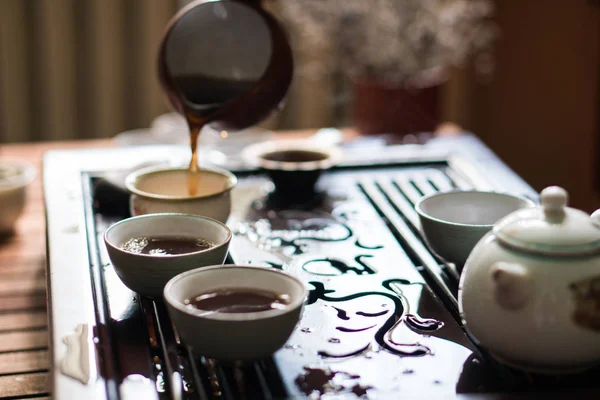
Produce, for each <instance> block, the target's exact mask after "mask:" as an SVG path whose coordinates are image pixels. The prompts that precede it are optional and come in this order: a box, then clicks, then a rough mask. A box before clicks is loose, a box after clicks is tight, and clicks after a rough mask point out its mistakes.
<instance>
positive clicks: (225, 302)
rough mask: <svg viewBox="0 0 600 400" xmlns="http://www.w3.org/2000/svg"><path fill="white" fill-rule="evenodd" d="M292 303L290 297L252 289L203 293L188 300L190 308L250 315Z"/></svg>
mask: <svg viewBox="0 0 600 400" xmlns="http://www.w3.org/2000/svg"><path fill="white" fill-rule="evenodd" d="M289 303H290V298H289V296H288V295H285V294H284V295H280V294H277V293H272V292H268V291H261V290H252V289H223V290H217V291H214V292H209V293H201V294H199V295H197V296H194V297H193V298H192V299H189V300H186V301H185V304H186V305H187V306H188V307H192V308H197V309H198V310H202V311H212V312H220V313H250V312H260V311H269V310H281V309H283V308H285V307H286V306H287V305H288V304H289Z"/></svg>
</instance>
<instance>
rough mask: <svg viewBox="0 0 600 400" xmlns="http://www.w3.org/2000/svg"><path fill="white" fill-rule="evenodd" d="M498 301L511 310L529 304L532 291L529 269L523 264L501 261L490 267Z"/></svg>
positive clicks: (495, 296)
mask: <svg viewBox="0 0 600 400" xmlns="http://www.w3.org/2000/svg"><path fill="white" fill-rule="evenodd" d="M490 278H491V280H492V283H493V285H494V299H495V300H496V303H497V304H498V305H499V306H500V307H502V308H504V309H505V310H509V311H517V310H519V309H521V308H523V307H525V305H526V304H527V302H528V300H529V298H530V297H531V292H532V282H531V276H530V273H529V271H528V270H527V269H526V268H525V267H523V266H522V265H521V264H517V263H509V262H503V261H499V262H496V263H494V264H493V265H492V267H491V268H490Z"/></svg>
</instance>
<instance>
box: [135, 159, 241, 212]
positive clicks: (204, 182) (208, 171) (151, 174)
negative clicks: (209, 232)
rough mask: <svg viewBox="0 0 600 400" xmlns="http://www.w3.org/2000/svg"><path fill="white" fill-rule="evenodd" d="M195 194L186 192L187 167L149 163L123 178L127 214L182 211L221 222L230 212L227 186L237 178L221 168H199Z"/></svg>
mask: <svg viewBox="0 0 600 400" xmlns="http://www.w3.org/2000/svg"><path fill="white" fill-rule="evenodd" d="M199 174H200V175H199V186H198V191H197V193H196V194H193V195H190V193H189V189H188V184H189V181H188V179H189V177H190V173H189V172H188V170H187V168H165V167H150V168H144V169H141V170H138V171H135V172H133V173H131V174H129V175H128V176H127V177H126V178H125V186H126V187H127V190H128V191H129V192H130V193H131V198H130V211H131V214H132V215H134V216H136V215H143V214H156V213H185V214H194V215H202V216H206V217H209V218H213V219H216V220H217V221H221V222H223V223H225V222H226V221H227V218H229V214H230V212H231V190H232V189H233V188H234V187H235V185H236V184H237V178H236V177H235V175H233V174H232V173H231V172H229V171H226V170H223V169H213V168H201V169H200V171H199Z"/></svg>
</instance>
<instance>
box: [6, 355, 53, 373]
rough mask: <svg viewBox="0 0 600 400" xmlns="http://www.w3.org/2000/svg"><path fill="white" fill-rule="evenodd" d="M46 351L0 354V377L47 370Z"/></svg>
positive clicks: (48, 361) (48, 366) (48, 357)
mask: <svg viewBox="0 0 600 400" xmlns="http://www.w3.org/2000/svg"><path fill="white" fill-rule="evenodd" d="M49 368H50V356H49V353H48V350H32V351H15V352H11V353H1V354H0V375H6V374H17V373H23V372H33V371H41V370H47V369H49Z"/></svg>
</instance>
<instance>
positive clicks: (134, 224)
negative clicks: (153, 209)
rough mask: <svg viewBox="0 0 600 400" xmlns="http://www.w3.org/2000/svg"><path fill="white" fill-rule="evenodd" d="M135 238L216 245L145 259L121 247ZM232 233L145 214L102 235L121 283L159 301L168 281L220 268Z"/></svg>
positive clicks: (201, 222)
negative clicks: (196, 240)
mask: <svg viewBox="0 0 600 400" xmlns="http://www.w3.org/2000/svg"><path fill="white" fill-rule="evenodd" d="M135 237H194V238H201V239H204V240H208V241H210V242H212V243H214V244H215V246H213V247H210V248H208V249H206V250H201V251H196V252H193V253H186V254H177V255H148V254H139V253H133V252H129V251H126V250H124V249H122V248H121V246H122V245H123V244H124V243H125V242H127V241H128V240H129V239H132V238H135ZM230 241H231V231H230V230H229V228H227V226H226V225H224V224H223V223H221V222H219V221H216V220H213V219H210V218H207V217H201V216H196V215H188V214H148V215H143V216H138V217H132V218H128V219H125V220H123V221H120V222H117V223H115V224H113V225H111V226H110V227H109V228H108V229H107V230H106V232H105V233H104V242H105V244H106V249H107V250H108V255H109V257H110V261H111V262H112V264H113V267H114V268H115V271H116V273H117V275H118V276H119V278H121V281H123V283H124V284H125V286H127V287H128V288H130V289H131V290H133V291H134V292H137V293H139V294H141V295H143V296H148V297H155V298H160V297H162V292H163V288H164V287H165V284H166V283H167V282H168V281H169V279H171V278H173V277H174V276H176V275H177V274H179V273H181V272H185V271H189V270H192V269H195V268H198V267H203V266H207V265H216V264H222V263H223V262H224V261H225V257H226V256H227V251H228V249H229V242H230Z"/></svg>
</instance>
